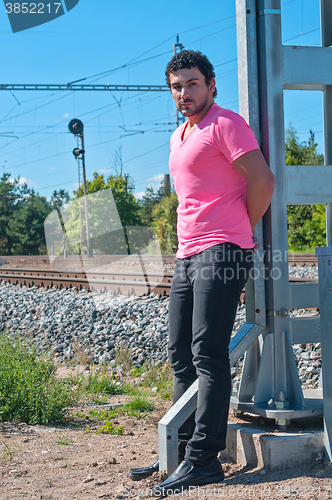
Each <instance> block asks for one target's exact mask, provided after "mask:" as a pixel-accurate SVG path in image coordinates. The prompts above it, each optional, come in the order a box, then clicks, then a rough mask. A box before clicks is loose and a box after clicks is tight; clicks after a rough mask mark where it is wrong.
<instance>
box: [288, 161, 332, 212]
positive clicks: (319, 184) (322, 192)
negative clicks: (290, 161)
mask: <svg viewBox="0 0 332 500" xmlns="http://www.w3.org/2000/svg"><path fill="white" fill-rule="evenodd" d="M286 171H287V203H288V204H289V205H315V204H321V205H324V204H325V203H332V166H331V165H287V166H286Z"/></svg>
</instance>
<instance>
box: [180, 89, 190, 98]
mask: <svg viewBox="0 0 332 500" xmlns="http://www.w3.org/2000/svg"><path fill="white" fill-rule="evenodd" d="M188 96H189V89H188V87H182V89H181V97H182V98H183V97H188Z"/></svg>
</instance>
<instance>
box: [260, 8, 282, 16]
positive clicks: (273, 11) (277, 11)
mask: <svg viewBox="0 0 332 500" xmlns="http://www.w3.org/2000/svg"><path fill="white" fill-rule="evenodd" d="M265 14H277V15H279V16H280V15H281V9H263V10H259V11H258V12H257V17H260V16H265Z"/></svg>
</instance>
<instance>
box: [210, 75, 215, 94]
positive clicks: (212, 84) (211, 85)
mask: <svg viewBox="0 0 332 500" xmlns="http://www.w3.org/2000/svg"><path fill="white" fill-rule="evenodd" d="M215 89H216V80H215V78H211V80H210V83H209V92H211V94H213V92H214V91H215Z"/></svg>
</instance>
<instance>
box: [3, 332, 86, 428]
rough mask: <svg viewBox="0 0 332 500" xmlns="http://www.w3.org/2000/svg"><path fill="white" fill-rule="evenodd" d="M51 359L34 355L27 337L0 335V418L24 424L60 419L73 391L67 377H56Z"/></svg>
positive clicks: (44, 422) (43, 422) (35, 353)
mask: <svg viewBox="0 0 332 500" xmlns="http://www.w3.org/2000/svg"><path fill="white" fill-rule="evenodd" d="M54 374H55V366H54V363H53V361H52V360H51V359H49V358H47V357H45V356H40V357H38V356H37V346H35V345H34V344H33V343H31V341H28V340H27V339H21V338H20V337H18V336H12V335H9V334H8V333H6V332H2V333H1V335H0V420H1V421H3V422H6V421H10V420H20V421H22V422H26V423H27V424H32V425H33V424H47V423H49V422H51V421H61V420H63V419H64V417H65V412H64V409H65V408H66V407H67V406H69V405H71V404H73V403H74V402H75V400H76V394H75V393H74V392H73V391H71V390H70V385H69V384H68V382H67V381H60V380H57V379H56V378H55V375H54Z"/></svg>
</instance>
